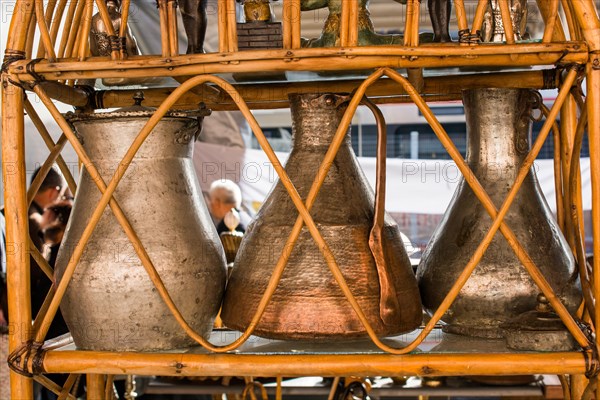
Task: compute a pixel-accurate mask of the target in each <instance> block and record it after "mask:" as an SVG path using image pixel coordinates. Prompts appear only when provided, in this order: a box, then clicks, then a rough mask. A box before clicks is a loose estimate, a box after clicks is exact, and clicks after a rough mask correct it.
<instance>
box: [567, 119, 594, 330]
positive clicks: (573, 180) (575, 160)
mask: <svg viewBox="0 0 600 400" xmlns="http://www.w3.org/2000/svg"><path fill="white" fill-rule="evenodd" d="M587 114H588V111H587V108H584V109H583V110H582V112H581V117H580V118H579V123H578V124H577V130H576V132H575V138H574V141H573V156H572V158H571V165H570V170H569V186H570V187H569V192H570V193H571V198H570V199H569V200H570V203H569V205H570V210H571V220H572V222H573V229H574V231H573V236H574V242H575V250H576V251H575V255H576V256H577V265H578V267H579V277H580V281H581V289H582V292H583V296H584V300H585V305H586V307H587V309H588V310H589V313H590V314H591V315H594V314H595V312H596V311H595V304H594V290H593V286H592V282H591V279H590V276H589V273H588V268H587V257H586V254H585V228H584V226H583V215H582V214H583V213H582V210H583V204H582V199H581V170H580V155H581V144H582V142H583V135H584V133H585V128H586V126H587V120H588V118H587ZM592 326H594V323H593V322H592Z"/></svg>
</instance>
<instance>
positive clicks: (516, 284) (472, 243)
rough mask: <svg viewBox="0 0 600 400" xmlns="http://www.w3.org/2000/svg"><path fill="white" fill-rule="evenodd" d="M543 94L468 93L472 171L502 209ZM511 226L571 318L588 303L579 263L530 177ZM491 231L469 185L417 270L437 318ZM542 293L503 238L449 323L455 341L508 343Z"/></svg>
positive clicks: (509, 217)
mask: <svg viewBox="0 0 600 400" xmlns="http://www.w3.org/2000/svg"><path fill="white" fill-rule="evenodd" d="M534 95H535V92H533V91H529V90H526V89H472V90H466V91H464V92H463V102H464V105H465V114H466V121H467V163H468V165H469V166H470V167H471V169H472V171H473V174H474V176H475V177H476V178H477V179H478V180H479V182H480V183H481V185H482V186H483V188H484V189H485V190H486V191H487V193H488V195H489V196H490V198H491V199H492V201H493V202H494V204H495V205H496V207H497V208H500V206H501V205H502V202H503V201H504V199H505V198H506V195H507V194H508V192H509V190H510V188H511V186H512V185H513V182H514V181H515V179H516V176H517V172H518V170H519V167H520V166H521V165H522V164H523V161H524V159H525V157H526V155H527V152H528V151H529V144H528V137H529V135H530V132H531V118H530V116H531V112H532V108H533V106H532V104H534V101H533V97H532V96H534ZM505 221H506V223H507V225H508V226H509V227H510V228H511V229H512V230H513V232H514V233H515V235H516V236H517V238H518V239H519V242H520V243H521V245H522V246H523V247H524V249H525V250H526V251H527V253H528V254H529V255H530V256H531V258H532V259H533V261H534V262H535V264H536V265H537V267H538V268H539V269H540V270H541V272H542V273H543V274H544V276H545V278H546V279H547V280H548V282H549V283H550V285H551V286H552V288H553V290H554V291H555V293H556V294H557V295H558V296H559V298H560V299H561V300H562V301H563V303H564V304H565V306H566V307H567V308H568V309H569V311H570V312H574V311H575V310H576V308H577V306H578V305H579V303H580V301H581V293H580V287H579V281H578V280H577V278H576V274H575V261H574V259H573V256H572V254H571V252H570V250H569V248H568V245H567V243H566V241H565V239H564V237H563V235H562V234H561V232H560V230H559V228H558V226H557V225H556V222H555V220H554V217H553V215H552V213H551V211H550V209H549V207H548V205H547V203H546V200H545V199H544V196H543V194H542V192H541V190H540V188H539V186H538V182H537V178H536V176H535V172H534V171H533V169H532V170H531V171H530V172H529V174H528V175H527V177H526V178H525V181H524V182H523V185H522V187H521V189H520V190H519V192H518V194H517V196H516V199H515V201H514V202H513V203H512V206H511V207H510V209H509V211H508V213H507V215H506V218H505ZM490 226H491V218H490V216H489V214H488V213H487V212H486V211H485V209H484V208H483V206H482V205H481V203H480V202H479V200H478V199H477V198H476V197H475V195H474V193H473V191H472V190H471V188H470V187H469V185H468V184H467V182H466V181H465V179H464V178H463V179H462V180H461V182H460V183H459V185H458V188H457V190H456V192H455V194H454V197H453V198H452V201H451V202H450V205H449V206H448V209H447V210H446V213H445V215H444V218H443V219H442V222H441V223H440V225H439V226H438V228H437V230H436V231H435V233H434V234H433V236H432V238H431V240H430V242H429V245H428V246H427V249H426V250H425V252H424V254H423V257H422V259H421V263H420V265H419V267H418V270H417V278H418V280H419V289H420V291H421V296H422V300H423V305H424V307H425V308H426V310H427V311H429V312H430V313H433V312H434V311H435V310H436V308H437V307H438V306H439V305H440V303H441V302H442V300H443V299H444V297H445V296H446V294H447V293H448V291H449V290H450V288H451V286H452V285H453V284H454V282H455V280H456V278H457V277H458V275H459V274H460V273H461V272H462V270H463V269H464V267H465V266H466V265H467V262H468V261H469V258H470V257H471V256H472V255H473V253H474V252H475V249H476V248H477V246H479V244H480V243H481V241H482V239H483V237H484V236H485V234H486V233H487V231H488V230H489V228H490ZM539 292H540V290H539V288H538V287H537V286H536V284H535V283H534V282H533V280H532V279H531V278H530V277H529V274H528V273H527V271H526V270H525V267H523V265H521V263H520V261H519V260H518V258H517V256H516V255H515V253H514V252H513V250H512V249H511V247H510V246H509V244H508V242H507V241H506V239H505V238H504V236H502V234H501V233H500V232H499V231H498V232H497V233H496V235H495V236H494V238H493V240H492V242H491V244H490V246H489V248H488V250H487V252H486V253H485V255H484V256H483V258H482V260H481V262H480V263H479V264H478V265H477V267H476V268H475V270H474V271H473V274H472V275H471V277H470V279H469V280H468V281H467V283H466V284H465V286H464V287H463V288H462V290H461V292H460V293H459V295H458V297H457V298H456V300H455V301H454V303H453V304H452V306H451V307H450V309H449V310H448V312H447V313H446V314H445V315H444V316H443V317H442V321H444V322H445V323H447V324H448V325H446V326H445V330H447V331H449V332H453V333H459V334H465V335H471V336H481V337H502V335H503V333H502V330H501V329H500V328H499V327H500V325H501V324H503V323H505V322H507V321H509V320H511V319H512V318H514V317H516V316H518V315H519V314H521V313H523V312H526V311H529V310H532V309H535V306H536V304H537V301H536V298H537V295H538V293H539Z"/></svg>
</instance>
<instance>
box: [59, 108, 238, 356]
mask: <svg viewBox="0 0 600 400" xmlns="http://www.w3.org/2000/svg"><path fill="white" fill-rule="evenodd" d="M153 112H154V111H153V110H151V109H146V108H145V107H142V106H139V105H136V106H134V107H131V108H128V109H126V110H125V109H123V110H119V111H117V112H114V113H99V114H71V115H69V116H68V119H69V120H70V121H71V123H72V124H73V125H74V127H75V128H76V131H77V133H78V135H79V136H80V140H81V142H82V144H83V147H84V148H85V150H86V151H87V153H88V155H89V157H90V159H91V160H92V161H93V162H94V164H95V165H96V167H97V169H98V171H99V173H100V175H101V176H102V178H103V179H104V180H105V182H108V181H109V180H110V179H111V178H112V176H113V173H114V172H115V169H116V168H119V167H120V164H119V163H120V161H121V159H122V158H123V156H124V155H125V152H126V151H127V149H128V148H129V146H130V145H131V143H132V142H133V140H134V138H135V137H136V136H137V134H138V132H139V131H140V130H141V129H142V127H143V126H144V125H145V123H146V121H147V120H148V119H149V118H150V116H151V115H152V114H153ZM198 129H199V122H198V119H197V118H190V117H189V116H187V115H185V114H180V113H168V114H167V115H166V116H165V117H164V118H163V119H162V120H161V121H160V122H159V123H158V124H157V125H156V127H155V128H154V130H153V131H152V133H151V134H150V136H149V137H148V138H147V139H146V141H145V142H144V144H143V145H142V147H141V148H140V150H139V152H138V153H137V154H136V156H135V158H134V159H133V162H132V164H131V166H130V167H129V169H127V171H126V172H125V173H124V176H123V178H122V180H121V182H120V183H119V185H118V187H117V189H116V191H115V193H114V197H115V199H116V200H117V202H118V203H119V205H120V206H121V208H122V210H123V212H124V214H125V215H126V216H127V218H128V219H129V222H130V223H131V225H132V226H133V228H134V229H135V231H136V233H137V235H138V237H139V238H140V240H141V242H142V244H143V245H144V247H145V248H146V251H147V253H148V255H149V256H150V259H151V260H152V262H153V264H154V266H155V268H156V270H157V271H158V273H159V275H160V277H161V279H162V280H163V282H164V284H165V286H166V288H167V290H168V291H169V294H170V296H171V297H172V299H173V301H174V302H175V304H176V305H177V307H178V308H179V310H180V311H181V313H182V315H183V317H184V318H185V319H186V321H187V322H188V323H189V324H190V325H191V326H192V328H194V329H195V330H196V331H197V332H199V333H200V334H202V335H204V336H207V335H209V333H210V332H211V330H212V325H213V320H214V318H215V316H216V315H217V312H218V310H219V306H220V304H221V300H222V295H223V291H224V289H225V278H226V270H225V258H224V254H223V248H222V246H221V244H220V242H219V237H218V236H217V232H216V229H215V227H214V225H213V223H212V221H211V218H210V216H209V214H208V210H207V208H206V205H205V203H204V200H203V197H202V192H201V190H200V187H199V185H198V181H197V178H196V175H195V171H194V166H193V163H192V159H191V156H192V149H193V142H194V138H195V135H196V133H197V132H198ZM123 172H124V171H120V173H123ZM95 179H98V177H96V176H91V175H90V173H89V172H88V171H87V169H86V168H85V166H84V167H83V168H82V171H81V178H80V182H79V186H78V189H77V193H76V195H75V202H74V206H73V211H72V214H71V219H70V220H69V224H68V227H67V231H66V234H65V238H64V240H63V245H62V246H61V248H60V251H59V254H58V259H57V263H56V279H57V281H60V280H61V278H62V276H63V274H64V271H65V268H66V265H67V263H68V261H69V258H70V255H71V253H72V251H73V249H74V248H75V246H76V245H77V244H78V242H79V240H80V238H81V236H82V234H83V231H84V229H85V227H86V225H87V222H88V221H89V220H90V217H91V214H92V211H93V210H94V209H95V207H96V204H97V203H98V201H99V199H100V191H99V190H98V188H97V187H96V184H95V183H94V180H95ZM61 311H62V313H63V316H64V318H65V320H66V322H67V325H68V326H69V330H70V331H71V334H72V335H73V339H74V341H75V344H76V345H77V347H78V348H80V349H87V350H106V351H152V350H162V349H174V348H181V347H188V346H190V345H193V344H195V342H194V341H193V340H192V339H191V338H189V337H188V335H187V334H186V333H185V332H184V331H183V329H182V328H181V327H180V326H179V324H178V323H177V321H176V320H175V317H174V316H173V315H172V313H171V311H170V310H169V309H168V308H167V306H166V304H165V303H164V301H163V300H162V298H161V297H160V296H159V294H158V292H157V291H156V289H155V287H154V285H153V283H152V282H151V280H150V278H149V277H148V274H147V273H146V270H145V269H144V267H143V266H142V263H141V261H140V260H139V258H138V257H137V254H136V251H135V249H134V247H133V245H132V244H131V242H130V241H129V239H128V238H127V236H126V235H125V233H124V231H123V228H122V227H121V226H120V224H119V223H118V222H117V220H116V218H115V216H114V215H113V213H112V211H111V209H110V208H109V207H107V208H106V210H105V211H104V214H103V215H102V217H101V218H100V221H99V222H98V225H97V226H96V228H95V229H94V231H93V234H92V236H91V238H90V240H89V242H88V244H87V246H86V249H85V252H84V254H83V256H82V258H81V260H80V261H79V263H78V265H77V268H76V269H75V273H74V275H73V278H72V280H71V282H70V283H69V286H68V289H67V292H66V294H65V297H64V298H63V301H62V303H61Z"/></svg>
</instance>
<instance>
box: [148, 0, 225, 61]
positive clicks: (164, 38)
mask: <svg viewBox="0 0 600 400" xmlns="http://www.w3.org/2000/svg"><path fill="white" fill-rule="evenodd" d="M158 15H159V18H160V44H161V48H162V56H163V57H165V58H167V57H171V45H170V44H169V22H168V16H167V0H158ZM219 33H220V31H219Z"/></svg>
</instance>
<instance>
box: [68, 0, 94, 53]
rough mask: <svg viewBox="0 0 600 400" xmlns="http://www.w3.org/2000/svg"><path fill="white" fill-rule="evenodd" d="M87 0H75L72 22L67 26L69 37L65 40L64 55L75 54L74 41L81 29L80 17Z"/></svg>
mask: <svg viewBox="0 0 600 400" xmlns="http://www.w3.org/2000/svg"><path fill="white" fill-rule="evenodd" d="M87 1H88V0H76V2H77V9H76V10H75V15H74V17H73V22H72V24H71V26H70V27H69V30H68V31H67V32H69V38H68V40H67V45H66V47H65V57H73V56H74V54H75V48H76V46H75V45H76V42H77V39H78V37H79V36H80V35H79V31H80V30H81V19H82V17H83V13H84V11H85V5H86V3H87ZM63 34H64V32H63Z"/></svg>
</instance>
